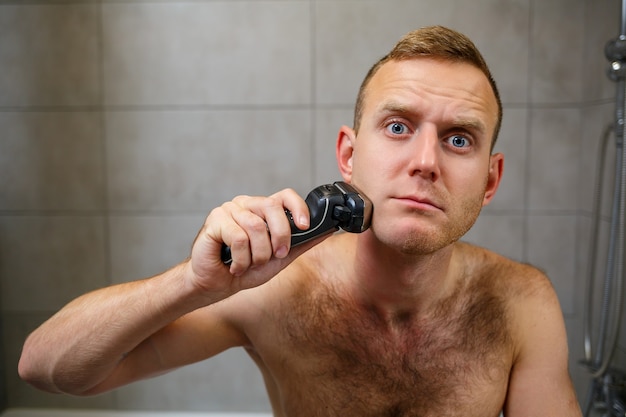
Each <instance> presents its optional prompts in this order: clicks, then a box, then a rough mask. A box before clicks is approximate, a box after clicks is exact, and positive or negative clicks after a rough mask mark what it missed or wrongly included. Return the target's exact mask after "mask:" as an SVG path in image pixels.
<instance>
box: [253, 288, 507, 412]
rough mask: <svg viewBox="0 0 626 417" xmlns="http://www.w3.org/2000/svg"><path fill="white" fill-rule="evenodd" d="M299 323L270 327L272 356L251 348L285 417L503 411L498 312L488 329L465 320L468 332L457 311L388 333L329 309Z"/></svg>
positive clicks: (312, 305) (336, 306)
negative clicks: (286, 416)
mask: <svg viewBox="0 0 626 417" xmlns="http://www.w3.org/2000/svg"><path fill="white" fill-rule="evenodd" d="M302 309H305V310H306V312H305V311H303V310H302ZM464 309H465V308H464ZM464 309H462V310H464ZM470 310H471V308H470ZM293 313H296V312H295V311H294V312H293ZM297 313H298V314H293V315H291V316H283V317H282V318H279V319H278V320H277V330H276V334H275V335H274V336H273V338H274V340H273V341H272V343H271V345H272V346H273V347H272V348H269V346H270V344H268V349H267V350H264V349H263V343H261V344H260V346H258V348H259V356H260V357H261V361H260V363H259V365H260V366H261V367H265V368H266V369H265V370H266V371H268V372H267V374H269V375H271V376H272V378H273V379H274V382H275V384H276V389H275V391H277V392H274V393H272V392H271V391H272V389H270V395H274V396H279V397H280V398H279V399H278V401H279V402H280V403H281V404H282V407H283V409H284V410H283V411H284V412H285V415H298V416H318V415H319V416H333V415H337V416H340V415H359V416H421V417H424V416H430V415H433V416H435V415H437V416H448V415H449V416H455V415H463V416H471V415H476V416H481V417H484V416H489V415H493V416H497V415H498V413H499V411H500V409H501V407H502V403H503V401H504V398H505V395H506V389H507V382H508V376H509V372H510V369H511V354H510V337H509V334H508V330H507V326H506V318H505V311H504V309H502V311H500V313H501V314H500V317H492V318H490V320H488V321H487V320H486V318H485V317H480V315H481V314H480V313H478V312H476V311H474V312H473V313H472V312H471V311H465V314H473V315H474V317H473V318H472V320H474V321H477V322H478V323H474V324H470V323H468V320H467V318H466V319H463V318H461V317H460V316H459V315H460V313H461V311H456V312H449V313H450V314H451V316H449V317H446V318H445V319H440V320H434V321H432V322H419V323H416V322H411V321H410V320H409V321H407V322H405V323H399V324H398V326H397V327H395V328H393V329H390V328H388V327H385V326H381V323H380V322H378V321H377V320H376V319H374V318H373V317H371V316H369V315H367V314H365V315H363V314H362V312H359V311H355V310H353V309H352V308H350V307H346V306H343V305H341V303H336V302H332V301H330V300H328V299H326V300H324V299H320V298H316V299H315V300H313V299H312V300H310V302H304V303H302V304H301V305H300V309H299V311H297ZM491 313H493V312H491ZM491 313H490V314H491ZM276 342H279V346H281V348H279V349H276V347H275V346H276Z"/></svg>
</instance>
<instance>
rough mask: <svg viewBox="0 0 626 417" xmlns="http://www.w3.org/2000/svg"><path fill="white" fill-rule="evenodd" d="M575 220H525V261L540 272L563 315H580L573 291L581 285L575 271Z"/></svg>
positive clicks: (538, 218)
mask: <svg viewBox="0 0 626 417" xmlns="http://www.w3.org/2000/svg"><path fill="white" fill-rule="evenodd" d="M576 230H577V228H576V217H575V216H565V215H562V216H541V215H536V216H531V217H530V218H529V219H528V261H529V262H530V263H531V264H533V265H535V266H536V267H538V268H540V269H541V270H543V271H544V272H545V273H546V274H547V275H548V277H549V278H550V281H551V282H552V285H553V286H554V288H555V290H556V293H557V294H558V296H559V300H560V302H561V309H562V310H563V314H565V315H574V314H580V313H581V311H580V309H581V307H582V306H580V305H577V304H576V298H575V288H577V287H578V285H581V284H580V283H579V282H578V278H579V277H578V274H577V272H576V266H577V265H576V253H577V252H576V248H577V244H576V238H577V233H576Z"/></svg>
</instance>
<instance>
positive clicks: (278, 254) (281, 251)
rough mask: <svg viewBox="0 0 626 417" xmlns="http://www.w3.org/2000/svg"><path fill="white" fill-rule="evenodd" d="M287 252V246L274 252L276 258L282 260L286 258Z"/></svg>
mask: <svg viewBox="0 0 626 417" xmlns="http://www.w3.org/2000/svg"><path fill="white" fill-rule="evenodd" d="M288 252H289V251H288V250H287V246H281V247H280V248H278V249H277V250H276V253H275V256H276V257H277V258H284V257H285V256H287V253H288Z"/></svg>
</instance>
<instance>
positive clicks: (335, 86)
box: [315, 0, 528, 105]
mask: <svg viewBox="0 0 626 417" xmlns="http://www.w3.org/2000/svg"><path fill="white" fill-rule="evenodd" d="M399 11H400V12H399ZM316 22H317V28H332V30H319V29H318V30H317V33H316V53H315V54H316V58H315V67H316V99H317V101H318V102H320V103H338V104H350V105H351V104H353V103H354V100H355V98H356V94H357V91H358V88H359V85H360V83H361V80H362V79H363V77H364V76H365V74H366V72H367V70H368V69H369V67H370V66H371V65H372V64H373V63H374V62H375V61H376V60H378V58H380V57H382V56H383V55H384V54H386V53H387V52H388V51H389V50H390V49H391V48H392V47H393V45H394V44H395V43H396V42H397V41H398V39H399V38H400V37H401V36H402V35H404V34H405V33H406V32H409V31H410V30H413V29H417V28H419V27H422V26H428V25H438V24H440V25H444V26H449V27H451V28H453V29H457V30H459V31H461V32H464V33H466V34H467V35H468V36H469V37H470V38H472V39H473V40H474V42H475V43H476V44H477V46H478V47H479V48H480V49H481V50H482V52H483V54H484V55H485V58H486V59H487V62H488V63H489V64H490V65H491V66H492V71H493V73H494V76H495V78H496V81H498V84H499V88H500V90H501V94H502V97H503V100H504V101H508V102H519V101H522V100H524V99H525V97H526V87H527V84H526V79H527V77H526V75H525V71H526V68H527V64H528V42H527V39H528V36H527V33H528V1H526V0H506V1H496V0H476V1H471V2H458V1H453V0H437V1H435V0H421V1H412V2H407V1H400V0H391V1H385V2H382V1H340V2H337V1H318V2H317V3H316ZM486 22H489V23H488V24H486Z"/></svg>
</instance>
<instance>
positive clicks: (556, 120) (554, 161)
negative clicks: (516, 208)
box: [529, 109, 581, 210]
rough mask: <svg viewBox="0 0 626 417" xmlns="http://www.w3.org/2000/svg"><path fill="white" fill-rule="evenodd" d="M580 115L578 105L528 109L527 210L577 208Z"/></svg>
mask: <svg viewBox="0 0 626 417" xmlns="http://www.w3.org/2000/svg"><path fill="white" fill-rule="evenodd" d="M580 115H581V111H580V110H579V109H536V110H533V111H532V112H531V117H532V119H531V147H530V154H529V157H530V158H531V159H530V176H529V187H530V189H529V207H530V209H531V210H576V209H577V206H578V194H579V189H580V186H579V175H580V169H579V165H580V137H581V117H580Z"/></svg>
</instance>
